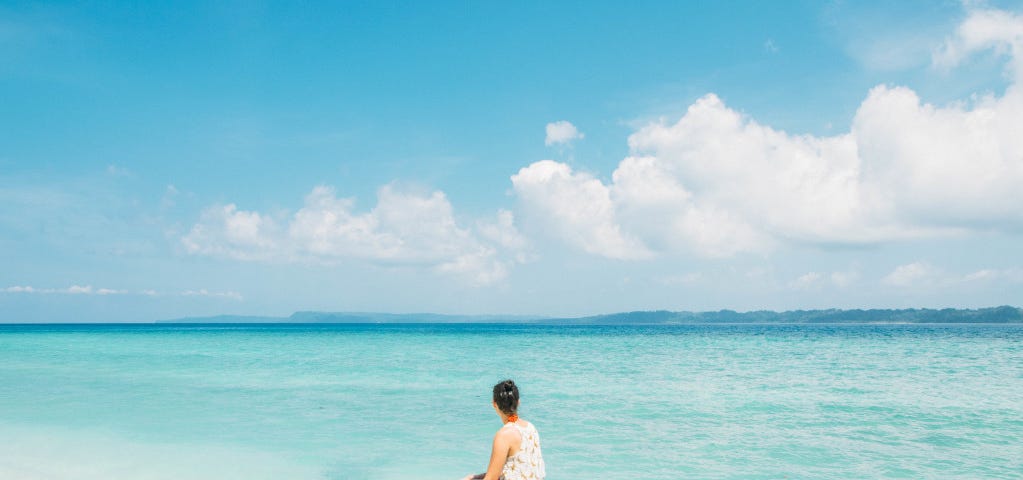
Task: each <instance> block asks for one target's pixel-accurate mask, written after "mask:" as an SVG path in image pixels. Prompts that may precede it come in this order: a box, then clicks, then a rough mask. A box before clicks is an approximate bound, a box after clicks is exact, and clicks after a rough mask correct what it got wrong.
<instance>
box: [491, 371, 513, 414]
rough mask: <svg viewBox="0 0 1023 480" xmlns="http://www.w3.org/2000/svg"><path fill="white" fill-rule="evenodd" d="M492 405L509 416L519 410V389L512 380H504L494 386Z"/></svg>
mask: <svg viewBox="0 0 1023 480" xmlns="http://www.w3.org/2000/svg"><path fill="white" fill-rule="evenodd" d="M494 405H495V406H497V409H498V410H500V411H501V412H503V413H504V414H505V415H511V414H513V413H515V411H516V410H518V409H519V387H516V386H515V382H514V381H512V380H510V379H509V380H505V381H503V382H498V383H497V385H494Z"/></svg>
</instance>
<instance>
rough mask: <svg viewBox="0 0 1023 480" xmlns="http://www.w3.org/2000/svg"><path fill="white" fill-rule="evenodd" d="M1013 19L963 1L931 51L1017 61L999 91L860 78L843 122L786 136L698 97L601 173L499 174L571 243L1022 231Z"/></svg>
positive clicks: (945, 60)
mask: <svg viewBox="0 0 1023 480" xmlns="http://www.w3.org/2000/svg"><path fill="white" fill-rule="evenodd" d="M1021 32H1023V17H1020V16H1017V15H1012V14H1008V13H1005V12H999V11H987V10H985V11H974V12H972V13H970V15H969V17H968V18H967V19H966V20H965V21H964V22H963V24H962V25H961V26H960V28H959V29H958V30H957V31H956V34H955V35H953V36H952V37H950V38H949V39H948V40H947V41H946V44H945V45H944V46H943V47H942V49H941V50H939V52H938V53H936V54H935V62H939V63H941V64H943V65H954V64H955V63H956V62H958V61H960V60H961V59H962V58H964V57H965V56H966V55H969V54H972V53H974V52H977V51H979V50H982V49H993V50H995V51H996V52H998V53H1000V54H1004V55H1007V56H1008V57H1009V59H1010V60H1009V61H1010V62H1011V64H1012V65H1013V71H1014V72H1015V73H1016V74H1015V77H1014V80H1013V83H1012V85H1011V86H1010V87H1009V88H1008V89H1007V90H1006V92H1005V93H1004V95H1003V96H1001V97H996V96H993V95H982V96H974V97H971V99H970V100H969V101H964V102H957V103H953V104H951V105H946V106H938V105H933V104H928V103H926V102H924V101H922V100H921V99H920V98H919V96H918V95H917V94H916V93H915V92H914V91H913V90H911V89H909V88H907V87H899V86H888V85H880V86H877V87H875V88H873V89H871V90H870V91H869V93H868V94H867V96H866V99H865V100H864V101H863V103H862V104H861V105H860V107H859V109H858V110H857V112H856V115H855V117H854V118H853V121H852V128H851V129H850V131H849V132H845V133H842V134H838V135H832V136H814V135H796V134H791V133H787V132H785V131H782V130H779V129H776V128H772V127H771V126H768V125H764V124H761V123H759V122H757V121H756V120H755V119H753V118H750V117H749V116H748V115H744V114H743V113H741V112H740V111H737V110H735V109H733V108H730V107H729V106H727V105H726V104H725V102H724V101H722V99H721V98H719V97H718V96H716V95H714V94H708V95H705V96H703V97H702V98H700V99H699V100H697V101H696V102H695V103H693V104H692V105H691V106H690V107H689V108H688V110H687V111H686V113H685V114H684V115H683V116H682V117H681V118H680V119H678V120H677V121H674V122H668V121H664V120H661V121H657V122H653V123H650V124H647V125H646V126H644V127H642V128H640V129H639V130H638V131H636V132H635V133H634V134H633V135H631V136H630V137H629V142H628V143H629V148H630V155H629V156H628V157H627V158H625V159H624V160H622V162H621V163H620V164H619V165H618V167H617V169H616V170H615V171H614V173H613V175H612V177H611V180H610V182H603V181H601V180H599V179H597V178H595V177H593V176H591V175H588V174H583V173H578V172H573V171H572V170H571V169H570V168H569V167H568V166H567V165H565V164H562V163H556V162H552V161H543V162H537V163H534V164H533V165H530V166H528V167H526V168H524V169H522V170H521V171H520V172H519V173H518V174H517V175H515V176H513V177H512V183H513V185H514V187H515V191H516V193H517V195H518V197H519V200H520V203H521V204H522V205H523V206H524V207H525V208H524V213H525V214H527V215H529V216H530V217H534V218H535V217H541V218H543V219H545V220H546V223H547V224H548V226H549V230H550V231H552V232H554V233H555V234H556V236H558V237H560V238H562V239H564V240H565V241H566V242H568V243H569V244H571V245H575V246H577V247H580V248H582V249H583V250H584V251H586V252H589V253H592V254H596V255H602V256H606V257H611V258H649V257H650V256H652V255H656V254H662V253H670V252H673V251H679V250H683V251H692V252H695V253H697V254H700V255H703V256H710V257H714V256H729V255H735V254H738V253H743V252H763V251H768V250H771V249H772V248H774V247H775V246H776V245H779V244H786V243H787V244H814V245H822V246H828V245H832V246H835V245H857V244H877V243H882V242H890V241H897V240H902V239H912V238H920V237H934V236H943V235H958V234H965V233H969V232H972V231H977V230H1008V231H1018V230H1019V229H1021V228H1023V209H1021V208H1019V205H1023V188H1020V187H1019V186H1020V185H1021V184H1023V135H1019V133H1018V131H1017V130H1019V125H1023V91H1021V90H1020V84H1019V81H1020V75H1019V72H1020V71H1021V70H1023V68H1020V66H1019V64H1020V62H1023V33H1021Z"/></svg>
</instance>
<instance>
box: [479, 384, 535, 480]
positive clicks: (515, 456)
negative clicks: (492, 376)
mask: <svg viewBox="0 0 1023 480" xmlns="http://www.w3.org/2000/svg"><path fill="white" fill-rule="evenodd" d="M493 405H494V410H496V411H497V414H498V415H499V416H500V417H501V423H503V424H504V426H503V427H501V429H500V430H498V431H497V434H495V435H494V449H493V450H492V451H491V452H490V465H488V466H487V473H481V474H478V475H466V477H465V478H464V479H463V480H479V479H483V480H498V479H501V480H526V479H531V480H532V479H535V480H543V479H544V477H546V476H547V472H545V471H544V464H543V456H542V455H541V454H540V434H539V433H538V432H537V431H536V427H534V426H533V424H532V423H529V422H527V421H525V420H522V419H521V418H519V416H518V414H516V412H517V411H518V409H519V387H516V386H515V382H513V381H511V380H505V381H503V382H501V383H498V384H497V385H494V402H493Z"/></svg>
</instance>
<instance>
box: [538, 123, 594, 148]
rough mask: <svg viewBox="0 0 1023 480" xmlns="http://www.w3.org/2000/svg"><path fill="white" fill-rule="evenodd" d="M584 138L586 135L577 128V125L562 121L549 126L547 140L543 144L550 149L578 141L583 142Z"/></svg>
mask: <svg viewBox="0 0 1023 480" xmlns="http://www.w3.org/2000/svg"><path fill="white" fill-rule="evenodd" d="M583 137H585V135H583V133H582V132H580V131H579V130H578V129H577V128H575V125H572V124H571V123H569V122H567V121H565V120H561V121H559V122H553V123H548V124H547V138H545V139H544V142H543V143H544V145H547V146H548V147H549V146H551V145H568V144H570V143H572V142H574V141H576V140H581V139H582V138H583Z"/></svg>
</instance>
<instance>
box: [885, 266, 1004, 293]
mask: <svg viewBox="0 0 1023 480" xmlns="http://www.w3.org/2000/svg"><path fill="white" fill-rule="evenodd" d="M985 282H1003V283H1004V282H1008V283H1023V269H1021V268H1015V267H1010V268H983V269H980V270H976V271H973V272H969V273H965V274H963V273H954V272H949V271H947V270H945V269H943V268H939V267H937V266H934V265H932V264H930V263H928V262H923V261H918V262H913V263H908V264H905V265H899V266H897V267H895V269H894V270H892V271H891V272H890V273H889V274H888V275H885V276H884V277H883V278H882V279H881V283H882V284H884V285H888V286H893V287H899V288H906V289H911V288H937V287H956V286H965V285H970V284H982V283H985Z"/></svg>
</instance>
